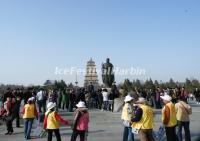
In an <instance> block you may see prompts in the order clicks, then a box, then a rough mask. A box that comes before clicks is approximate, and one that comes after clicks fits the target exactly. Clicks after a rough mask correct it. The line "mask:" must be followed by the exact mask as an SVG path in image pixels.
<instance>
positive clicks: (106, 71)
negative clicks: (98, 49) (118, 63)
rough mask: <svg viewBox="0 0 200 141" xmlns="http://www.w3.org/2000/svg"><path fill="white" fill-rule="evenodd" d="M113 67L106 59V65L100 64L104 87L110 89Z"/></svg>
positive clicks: (112, 79) (113, 79)
mask: <svg viewBox="0 0 200 141" xmlns="http://www.w3.org/2000/svg"><path fill="white" fill-rule="evenodd" d="M113 69H114V66H113V64H111V63H110V59H109V58H107V59H106V63H104V64H102V80H103V83H104V84H105V86H106V87H109V88H111V86H112V84H113V82H114V81H115V76H114V71H113Z"/></svg>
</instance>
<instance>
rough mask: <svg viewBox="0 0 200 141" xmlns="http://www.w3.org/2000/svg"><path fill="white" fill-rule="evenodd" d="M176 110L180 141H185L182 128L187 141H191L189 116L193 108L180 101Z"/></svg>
mask: <svg viewBox="0 0 200 141" xmlns="http://www.w3.org/2000/svg"><path fill="white" fill-rule="evenodd" d="M175 108H176V112H177V114H176V118H177V123H178V126H177V127H178V132H177V135H178V139H179V141H183V138H182V127H183V128H184V130H185V141H191V136H190V127H189V125H190V118H189V115H190V114H192V108H191V107H190V105H188V104H187V103H185V102H184V101H182V100H179V102H178V103H176V104H175Z"/></svg>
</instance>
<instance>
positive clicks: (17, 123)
mask: <svg viewBox="0 0 200 141" xmlns="http://www.w3.org/2000/svg"><path fill="white" fill-rule="evenodd" d="M16 127H20V116H19V114H17V115H16Z"/></svg>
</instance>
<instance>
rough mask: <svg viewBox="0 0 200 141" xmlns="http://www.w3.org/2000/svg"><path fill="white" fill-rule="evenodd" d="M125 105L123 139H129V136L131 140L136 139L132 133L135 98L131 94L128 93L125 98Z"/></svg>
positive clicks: (122, 117) (123, 110)
mask: <svg viewBox="0 0 200 141" xmlns="http://www.w3.org/2000/svg"><path fill="white" fill-rule="evenodd" d="M124 102H125V104H124V107H123V109H122V116H121V119H122V120H123V125H124V133H123V141H128V140H129V137H130V139H131V141H134V134H133V133H132V128H131V118H132V117H133V114H134V112H133V106H132V102H133V98H132V97H131V96H130V95H127V96H126V97H125V99H124Z"/></svg>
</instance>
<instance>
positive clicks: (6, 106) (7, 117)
mask: <svg viewBox="0 0 200 141" xmlns="http://www.w3.org/2000/svg"><path fill="white" fill-rule="evenodd" d="M4 109H5V111H6V112H5V121H6V127H7V133H5V135H11V134H12V133H13V126H12V122H13V113H12V99H11V98H10V97H7V100H6V102H4Z"/></svg>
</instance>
